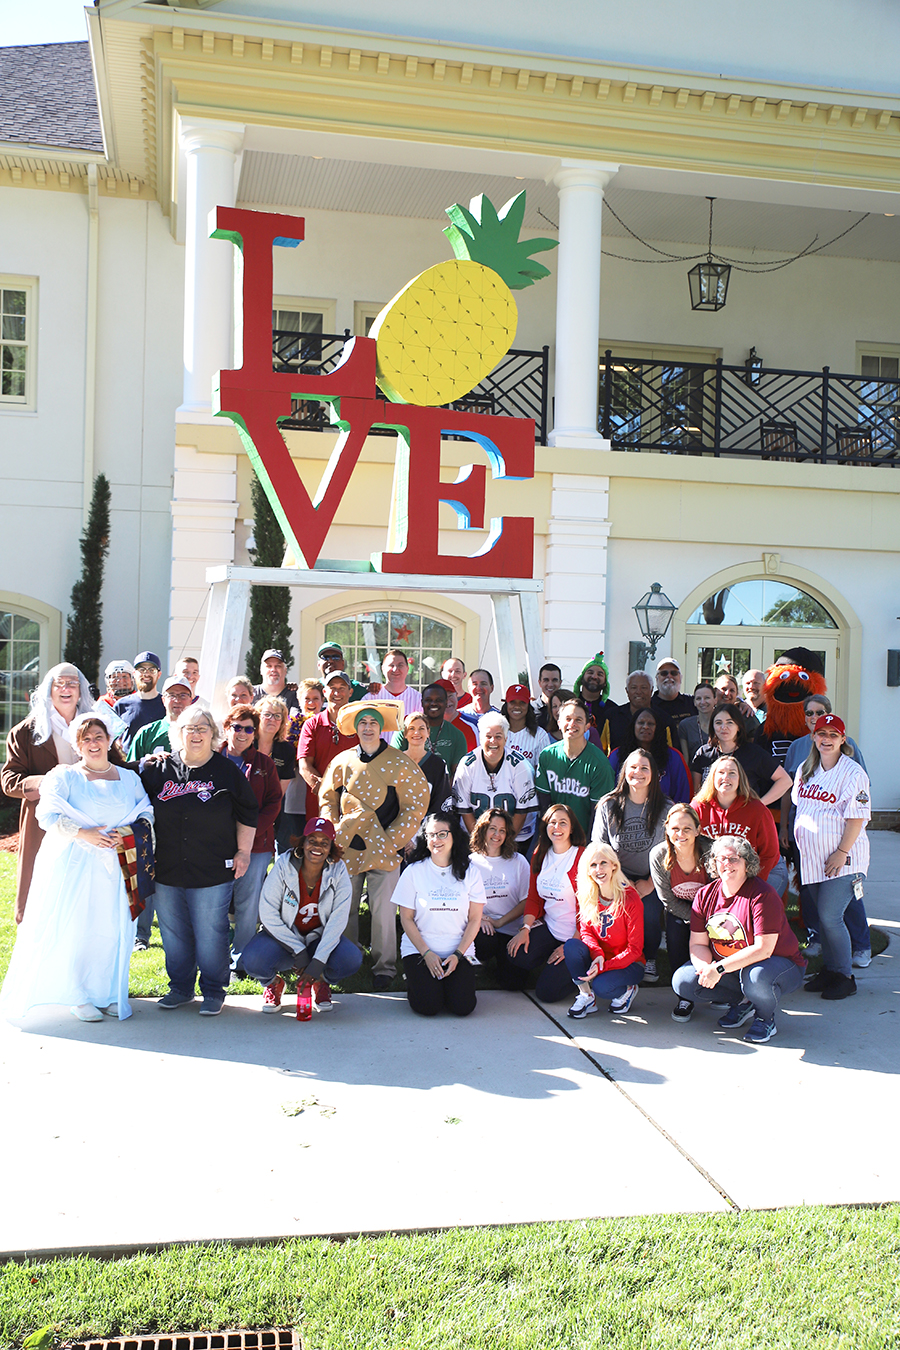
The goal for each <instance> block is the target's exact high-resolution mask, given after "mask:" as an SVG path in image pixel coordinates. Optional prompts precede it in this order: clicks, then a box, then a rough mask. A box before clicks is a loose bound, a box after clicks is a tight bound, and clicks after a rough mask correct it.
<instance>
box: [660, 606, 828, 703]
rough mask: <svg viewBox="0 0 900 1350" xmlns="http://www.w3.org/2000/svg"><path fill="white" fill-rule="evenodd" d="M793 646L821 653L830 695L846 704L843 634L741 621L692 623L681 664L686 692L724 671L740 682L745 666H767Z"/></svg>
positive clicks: (713, 679)
mask: <svg viewBox="0 0 900 1350" xmlns="http://www.w3.org/2000/svg"><path fill="white" fill-rule="evenodd" d="M791 647H808V648H809V650H810V651H812V652H815V653H816V654H817V655H818V656H819V657H820V659H821V661H822V664H823V666H824V668H825V683H826V685H827V687H828V696H829V698H830V699H831V701H832V703H833V705H834V707H835V708H836V709H838V710H839V709H840V708H841V707H842V706H843V703H842V694H843V689H842V680H841V670H840V637H839V636H838V634H837V633H829V632H827V631H823V630H822V629H820V628H814V629H806V630H804V629H802V628H793V627H792V628H786V629H781V630H779V629H777V628H764V629H755V630H754V629H753V628H747V627H744V626H742V625H735V626H734V627H726V626H725V625H722V626H721V627H713V626H711V625H706V624H703V625H701V624H689V625H688V628H687V635H686V643H685V660H684V664H683V667H682V668H683V671H684V678H683V689H684V692H685V693H687V694H690V693H691V692H692V690H693V688H694V685H696V684H699V683H700V681H701V680H709V681H710V683H711V684H714V683H715V681H716V678H717V676H719V675H721V674H722V673H723V672H725V673H728V674H730V675H734V676H735V677H736V678H737V680H738V681H739V682H740V678H741V675H742V674H743V673H744V671H745V670H768V668H769V666H771V665H774V664H775V662H776V661H777V660H778V658H779V656H780V655H781V654H782V652H784V651H787V650H788V649H789V648H791Z"/></svg>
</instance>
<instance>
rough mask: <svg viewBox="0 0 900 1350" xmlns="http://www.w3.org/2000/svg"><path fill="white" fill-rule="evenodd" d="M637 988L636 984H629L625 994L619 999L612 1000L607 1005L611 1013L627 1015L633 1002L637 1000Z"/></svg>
mask: <svg viewBox="0 0 900 1350" xmlns="http://www.w3.org/2000/svg"><path fill="white" fill-rule="evenodd" d="M637 991H638V987H637V985H636V984H630V985H629V986H628V988H627V989H626V990H625V993H624V994H622V995H621V997H620V998H614V999H613V1001H612V1002H611V1003H610V1005H609V1011H610V1012H611V1013H627V1011H628V1009H629V1008H630V1007H631V1005H632V1003H633V1002H634V1000H635V999H636V998H637Z"/></svg>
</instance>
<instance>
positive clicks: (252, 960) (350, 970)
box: [244, 929, 363, 984]
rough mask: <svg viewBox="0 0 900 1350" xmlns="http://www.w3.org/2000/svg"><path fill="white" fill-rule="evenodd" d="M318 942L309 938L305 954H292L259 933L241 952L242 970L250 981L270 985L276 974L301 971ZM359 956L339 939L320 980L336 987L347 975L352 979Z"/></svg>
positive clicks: (265, 935)
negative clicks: (284, 971) (242, 954)
mask: <svg viewBox="0 0 900 1350" xmlns="http://www.w3.org/2000/svg"><path fill="white" fill-rule="evenodd" d="M320 941H321V938H319V937H314V938H311V939H310V941H309V942H308V943H307V947H306V951H305V952H292V951H291V949H290V947H283V946H282V944H281V943H280V942H279V941H278V939H277V938H273V937H272V934H271V933H267V932H266V931H265V929H262V930H261V931H260V932H259V933H257V934H256V937H254V938H251V939H250V941H249V942H248V943H247V946H246V947H245V948H244V969H245V970H246V972H247V974H248V975H249V976H250V978H251V979H252V980H259V982H260V984H271V982H272V980H273V979H274V978H275V976H276V975H277V974H278V972H279V971H280V970H304V969H305V968H306V966H307V965H308V964H309V962H310V959H311V957H313V956H315V954H316V948H317V947H318V945H319V943H320ZM362 959H363V958H362V952H361V951H360V950H359V948H358V947H357V946H356V945H355V943H353V942H351V941H350V939H349V938H345V937H342V938H341V939H340V941H339V942H338V944H337V946H336V947H335V949H334V951H333V952H332V953H331V955H330V956H329V958H328V963H327V965H326V966H325V969H324V970H323V971H322V979H323V980H326V981H327V982H328V984H340V982H341V980H344V979H346V978H347V976H348V975H355V974H356V972H357V971H358V970H359V968H360V966H361V965H362Z"/></svg>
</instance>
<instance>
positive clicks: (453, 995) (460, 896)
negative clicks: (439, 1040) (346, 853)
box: [394, 811, 485, 1017]
mask: <svg viewBox="0 0 900 1350" xmlns="http://www.w3.org/2000/svg"><path fill="white" fill-rule="evenodd" d="M484 900H485V895H484V882H483V881H482V879H481V873H480V872H479V870H478V868H477V867H473V866H472V864H471V863H470V861H469V841H468V839H467V838H466V836H465V834H464V833H463V832H462V830H461V829H460V828H459V825H458V824H457V821H456V817H455V815H453V814H451V813H450V812H447V811H436V812H435V813H434V815H431V816H426V818H425V823H424V825H423V826H422V833H421V834H420V835H419V837H418V840H417V842H416V847H415V849H414V851H413V855H412V859H411V862H410V865H409V867H407V869H406V871H405V872H404V873H403V875H402V876H401V878H400V880H399V881H398V882H397V889H396V890H395V891H394V903H395V904H396V905H397V906H398V908H399V910H400V923H401V925H402V927H403V940H402V942H401V944H400V956H401V958H402V960H403V970H404V972H405V974H406V996H407V998H408V999H409V1006H410V1007H411V1008H412V1010H413V1012H417V1013H421V1014H422V1016H423V1017H433V1016H434V1014H435V1013H438V1012H440V1011H441V1009H442V1008H446V1009H447V1011H448V1012H452V1013H455V1014H456V1016H457V1017H468V1015H469V1013H470V1012H473V1011H474V1008H475V971H474V969H473V967H472V965H471V964H470V963H469V961H467V960H466V953H467V952H468V950H469V948H470V947H471V946H472V943H473V941H474V939H475V934H476V933H477V932H478V929H479V928H480V927H481V912H482V910H483V909H484Z"/></svg>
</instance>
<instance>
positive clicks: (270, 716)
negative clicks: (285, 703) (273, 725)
mask: <svg viewBox="0 0 900 1350" xmlns="http://www.w3.org/2000/svg"><path fill="white" fill-rule="evenodd" d="M261 716H262V720H263V721H264V722H273V721H274V722H280V721H281V713H277V712H264V713H262V714H261Z"/></svg>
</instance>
